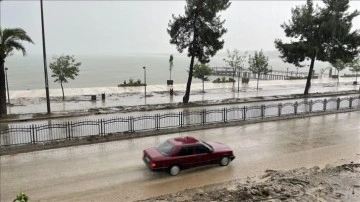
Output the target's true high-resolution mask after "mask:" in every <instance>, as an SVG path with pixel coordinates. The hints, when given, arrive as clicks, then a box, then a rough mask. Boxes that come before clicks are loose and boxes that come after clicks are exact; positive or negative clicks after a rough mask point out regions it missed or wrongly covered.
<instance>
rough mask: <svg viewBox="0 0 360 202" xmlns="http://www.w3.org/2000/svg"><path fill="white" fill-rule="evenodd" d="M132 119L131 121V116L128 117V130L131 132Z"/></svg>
mask: <svg viewBox="0 0 360 202" xmlns="http://www.w3.org/2000/svg"><path fill="white" fill-rule="evenodd" d="M131 126H132V121H131V116H129V117H128V129H129V132H130V133H131V132H132V129H131V128H132V127H131Z"/></svg>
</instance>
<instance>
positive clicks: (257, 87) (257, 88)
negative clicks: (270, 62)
mask: <svg viewBox="0 0 360 202" xmlns="http://www.w3.org/2000/svg"><path fill="white" fill-rule="evenodd" d="M259 79H260V73H258V78H257V84H256V90H259Z"/></svg>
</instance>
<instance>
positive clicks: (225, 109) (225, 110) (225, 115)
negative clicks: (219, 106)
mask: <svg viewBox="0 0 360 202" xmlns="http://www.w3.org/2000/svg"><path fill="white" fill-rule="evenodd" d="M223 115H224V118H223V119H224V123H225V122H226V117H227V108H225V107H224V109H223Z"/></svg>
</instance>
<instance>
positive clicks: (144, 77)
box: [143, 66, 146, 99]
mask: <svg viewBox="0 0 360 202" xmlns="http://www.w3.org/2000/svg"><path fill="white" fill-rule="evenodd" d="M143 69H144V83H145V99H146V67H145V66H143Z"/></svg>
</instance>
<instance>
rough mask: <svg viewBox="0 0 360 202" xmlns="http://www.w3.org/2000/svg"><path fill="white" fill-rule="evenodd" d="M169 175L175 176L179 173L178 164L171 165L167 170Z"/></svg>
mask: <svg viewBox="0 0 360 202" xmlns="http://www.w3.org/2000/svg"><path fill="white" fill-rule="evenodd" d="M169 173H170V175H172V176H175V175H177V174H179V173H180V167H179V166H171V167H170V170H169Z"/></svg>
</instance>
